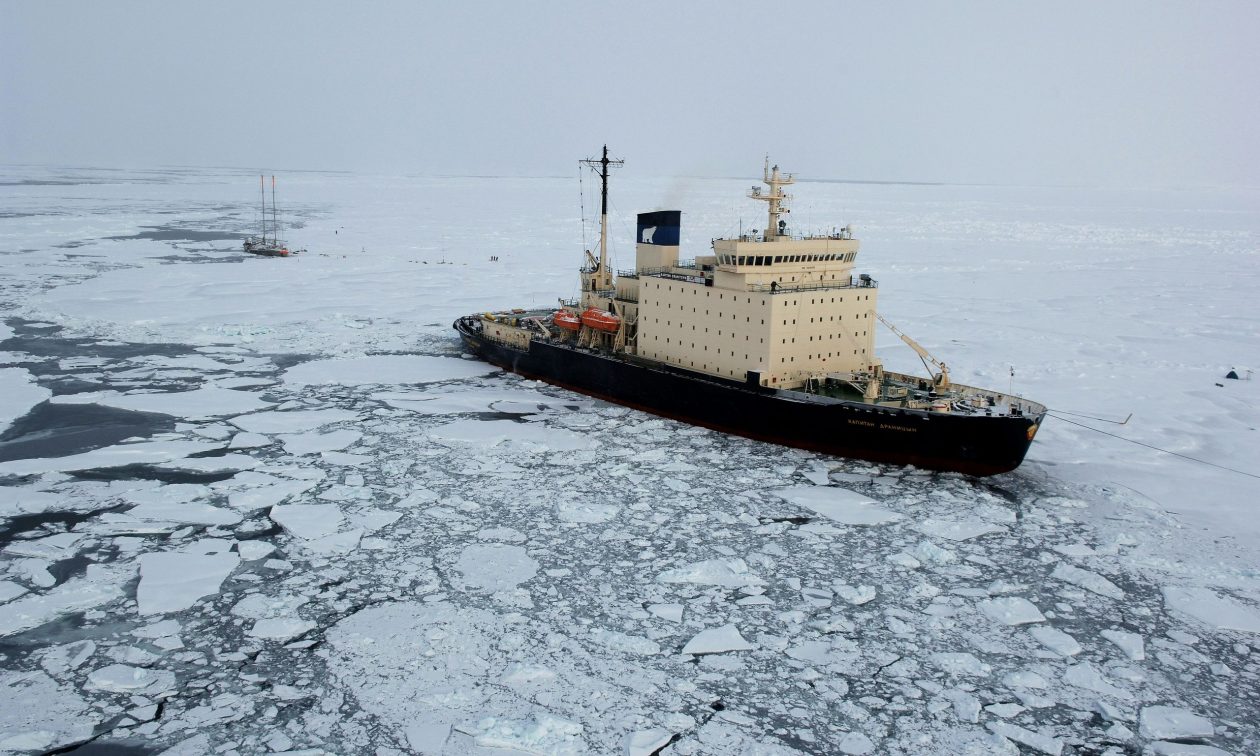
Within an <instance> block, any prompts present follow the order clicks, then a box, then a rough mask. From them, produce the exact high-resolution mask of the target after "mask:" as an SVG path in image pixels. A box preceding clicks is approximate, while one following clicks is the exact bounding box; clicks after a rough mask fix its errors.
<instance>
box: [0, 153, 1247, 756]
mask: <svg viewBox="0 0 1260 756" xmlns="http://www.w3.org/2000/svg"><path fill="white" fill-rule="evenodd" d="M15 170H20V171H24V172H26V173H25V174H24V175H26V176H27V177H29V178H32V179H39V178H40V177H41V176H42V174H41V173H40V171H41V170H44V169H36V168H19V169H15ZM83 175H85V176H88V177H89V178H91V181H90V182H85V183H82V184H79V185H76V186H72V187H68V186H55V185H38V184H32V185H25V186H24V185H6V186H4V187H0V192H3V196H4V198H5V207H6V210H11V211H12V212H11V213H10V214H8V215H4V216H2V217H0V239H3V243H4V249H3V252H4V254H0V268H2V270H0V274H2V275H0V304H3V305H4V307H5V312H6V313H7V319H6V320H5V321H4V325H3V327H0V337H3V338H4V341H2V342H0V389H2V390H0V394H3V395H4V397H5V398H4V401H3V405H2V406H0V419H2V420H3V425H4V427H5V428H6V430H5V431H4V435H3V436H0V518H3V519H0V568H2V570H3V571H2V572H0V700H3V701H5V702H6V704H5V705H3V706H0V752H5V753H8V752H11V753H41V752H45V751H48V750H56V749H60V748H66V747H70V746H72V745H74V744H76V743H82V742H85V741H87V740H89V739H93V738H95V742H96V743H98V744H110V743H114V744H124V745H130V746H132V747H136V748H140V749H142V750H143V751H144V752H153V753H158V752H161V751H162V750H163V749H166V748H175V749H176V750H175V751H173V752H174V753H181V752H182V753H197V754H201V753H212V752H218V753H231V752H236V753H263V752H272V751H274V752H306V753H316V752H325V753H377V754H394V753H407V752H418V753H453V754H476V753H492V752H493V753H535V754H565V753H574V754H576V753H625V754H648V753H654V752H657V751H658V750H659V751H660V752H661V753H665V754H730V753H760V754H772V753H773V754H789V753H818V754H824V753H825V754H832V753H843V754H898V755H907V756H908V755H910V754H925V753H940V754H955V753H973V754H980V753H985V754H988V753H1008V754H1015V753H1050V754H1071V753H1076V754H1082V753H1098V754H1103V753H1112V754H1120V753H1141V752H1150V753H1229V754H1235V756H1238V755H1240V754H1247V753H1256V752H1258V751H1260V729H1258V726H1257V723H1256V718H1255V712H1256V711H1257V710H1260V573H1257V571H1256V565H1257V564H1260V524H1258V523H1260V520H1257V519H1256V518H1255V516H1254V509H1253V508H1251V507H1252V506H1253V504H1252V502H1254V501H1255V495H1254V491H1255V487H1254V486H1253V485H1252V483H1253V482H1254V481H1253V480H1252V479H1248V478H1246V477H1245V476H1237V475H1234V474H1232V473H1227V472H1224V471H1221V470H1219V469H1212V468H1206V467H1203V466H1196V465H1193V464H1192V463H1188V462H1185V461H1182V460H1176V459H1174V458H1170V457H1167V456H1162V455H1159V454H1158V453H1156V452H1153V451H1151V450H1149V449H1144V448H1141V447H1135V446H1131V445H1126V444H1122V443H1120V442H1117V441H1113V440H1109V439H1106V438H1104V437H1101V436H1098V435H1096V434H1092V433H1090V432H1088V431H1085V430H1083V429H1081V428H1079V427H1077V426H1073V425H1070V424H1066V423H1056V421H1055V420H1053V419H1051V420H1049V421H1048V422H1047V423H1046V425H1045V427H1044V428H1042V429H1041V430H1040V431H1039V434H1038V439H1037V442H1036V443H1035V444H1034V445H1033V447H1032V451H1031V453H1030V455H1029V459H1028V461H1027V462H1026V463H1025V464H1024V466H1023V467H1021V468H1020V470H1018V471H1016V472H1014V473H1011V474H1008V475H1003V476H999V477H996V478H992V479H985V480H974V479H968V478H965V477H962V476H958V475H952V474H934V473H925V472H923V471H919V470H913V469H907V468H897V467H891V466H883V465H874V464H870V463H862V462H854V461H851V460H843V459H835V458H828V457H821V456H818V455H815V454H811V453H808V452H802V451H796V450H789V449H785V448H781V447H775V446H769V445H765V444H761V443H758V442H754V441H749V440H745V439H740V438H733V437H727V436H723V435H721V434H718V433H714V432H710V431H707V430H704V429H700V428H694V427H690V426H686V425H681V424H678V423H675V422H672V421H668V420H664V419H660V418H655V417H652V416H649V415H645V414H642V413H639V412H636V411H632V410H629V409H626V408H622V407H616V406H611V405H608V404H605V403H602V402H599V401H595V400H592V399H589V398H587V397H582V396H578V395H575V394H572V393H570V392H567V391H564V390H560V389H557V388H553V387H549V386H546V385H540V384H537V383H535V382H532V381H528V380H524V379H521V378H519V377H516V376H513V375H510V374H505V373H503V372H502V371H499V370H497V369H495V368H492V367H490V366H488V365H485V364H483V363H480V362H477V361H475V360H470V359H466V358H465V357H464V355H462V354H461V349H460V346H459V344H458V343H457V342H456V341H455V339H454V338H453V334H452V332H451V330H450V327H449V324H450V322H451V320H452V319H453V318H454V317H456V316H458V315H461V314H465V313H468V312H476V311H480V310H486V309H489V308H492V307H499V306H514V305H522V306H528V305H543V304H547V303H550V302H552V301H554V298H555V297H556V296H561V295H568V294H570V293H571V292H572V288H573V285H574V281H575V280H576V279H575V278H574V275H573V272H574V270H573V269H574V268H575V266H576V265H577V264H578V262H579V261H580V257H579V255H580V249H577V247H576V246H575V245H574V243H573V234H572V233H571V231H572V229H568V228H566V227H565V226H564V223H562V222H559V220H558V219H556V218H555V217H554V213H555V210H554V208H556V207H568V206H569V205H570V204H571V197H570V194H571V187H570V186H569V182H566V181H563V180H551V179H539V180H537V181H536V182H535V184H532V186H533V189H532V190H531V191H530V192H520V191H519V187H518V186H516V185H515V184H514V183H513V181H510V180H501V179H442V180H438V179H417V178H403V177H394V178H381V177H372V178H371V179H370V180H369V179H367V178H365V177H356V176H347V175H333V174H319V173H310V174H302V175H300V176H298V177H295V178H294V179H293V180H292V181H291V182H290V183H291V186H290V188H289V191H290V192H291V193H292V195H291V196H292V198H293V200H292V201H293V203H294V207H293V209H294V212H295V216H296V217H297V218H298V219H299V220H300V223H301V224H302V225H301V227H300V228H295V229H293V233H292V234H291V236H293V237H294V240H295V241H300V242H301V243H302V244H303V246H306V247H308V248H309V249H310V250H311V251H310V253H308V254H307V255H303V256H299V257H295V258H292V259H287V260H275V259H255V258H248V259H246V258H244V257H243V256H242V255H241V254H240V253H239V251H238V247H239V240H240V237H241V236H242V235H243V233H244V231H245V230H246V229H247V228H248V226H249V223H250V219H251V217H252V216H251V215H250V212H251V208H252V204H251V202H252V199H253V196H252V195H251V194H250V192H249V189H248V187H249V186H250V185H251V184H250V177H248V176H242V175H239V174H238V173H235V172H231V171H179V172H171V173H169V174H159V175H158V177H157V178H154V177H152V176H149V177H147V178H146V179H145V180H144V181H138V180H136V178H135V177H134V176H129V175H128V174H126V173H125V172H123V173H121V174H115V173H109V174H104V173H102V174H95V173H92V172H90V171H89V172H86V173H84V174H83ZM743 183H744V182H742V181H727V180H696V181H693V182H692V187H691V189H690V190H689V196H688V197H687V199H686V202H685V207H684V209H685V210H686V211H687V216H686V217H687V219H688V220H687V227H686V228H685V229H684V232H685V234H687V235H688V236H687V237H686V238H684V241H683V244H684V247H686V248H688V249H690V250H691V251H693V252H699V251H702V248H703V246H704V244H705V243H707V240H708V239H710V238H712V237H714V236H720V235H725V234H727V233H729V231H730V230H731V229H730V228H728V226H729V225H730V224H731V223H732V220H733V219H732V217H731V210H730V205H729V197H730V196H731V193H732V191H735V192H739V191H741V188H740V187H741V186H742V185H743ZM237 184H240V185H241V189H240V191H237V190H236V189H234V187H236V185H237ZM436 191H440V192H442V193H443V195H444V196H445V197H446V201H445V202H444V213H443V215H441V216H436V215H428V214H427V213H428V212H429V211H428V210H426V208H427V207H429V205H427V204H426V203H425V202H424V201H422V200H423V198H425V197H427V196H431V195H432V193H434V192H436ZM661 192H662V184H661V182H659V181H649V180H646V179H639V180H634V179H631V180H627V181H626V182H625V186H624V187H623V189H622V196H621V197H620V198H619V202H618V204H619V205H620V206H621V207H623V208H627V209H630V210H637V209H644V208H649V207H655V206H657V205H658V204H659V202H660V196H661ZM814 193H816V194H817V198H816V199H815V200H814V201H816V202H818V203H819V206H818V207H817V208H815V210H814V211H813V215H814V216H816V217H818V216H826V217H831V216H833V215H835V213H834V212H833V211H834V210H835V209H836V208H838V207H843V208H844V215H845V216H847V217H848V218H851V219H852V220H853V221H854V222H855V223H858V224H859V226H862V227H865V228H867V229H869V231H868V232H867V233H865V234H863V243H864V247H863V249H864V258H863V259H864V260H865V265H866V266H867V267H869V269H870V270H871V271H872V272H878V274H879V275H878V278H879V279H880V281H881V286H882V287H883V289H884V291H883V292H882V293H881V298H882V299H883V300H884V302H883V309H884V310H885V311H887V312H889V313H890V314H895V315H896V317H895V319H896V320H897V322H898V323H899V324H901V325H902V326H903V327H906V328H907V329H908V330H911V331H912V332H914V334H915V338H916V339H918V340H920V341H921V342H922V343H924V344H925V345H927V346H928V347H929V348H930V349H932V350H933V352H934V353H938V354H940V355H941V356H943V357H945V358H946V359H949V361H950V364H951V366H953V369H954V371H955V377H956V379H957V380H959V381H961V382H966V383H971V384H978V385H994V386H997V385H1002V384H1003V383H1004V382H1005V381H1006V380H1008V378H1009V376H1008V371H1009V367H1010V365H1011V364H1015V365H1017V366H1018V367H1017V373H1016V377H1015V390H1016V392H1017V393H1023V394H1026V395H1028V396H1029V397H1031V398H1033V399H1036V400H1038V401H1043V400H1044V401H1046V402H1047V403H1048V404H1049V405H1050V406H1054V407H1064V408H1070V409H1074V410H1080V411H1082V412H1086V413H1089V414H1100V415H1102V414H1106V415H1119V416H1121V417H1122V416H1123V415H1124V414H1126V413H1127V412H1128V411H1133V412H1135V415H1134V419H1133V421H1132V422H1131V423H1130V424H1129V425H1128V426H1126V428H1124V429H1122V430H1120V431H1117V432H1118V433H1122V434H1126V435H1131V436H1132V437H1133V438H1135V439H1136V440H1140V441H1143V442H1144V443H1150V444H1152V445H1156V446H1164V447H1170V446H1175V447H1176V448H1177V449H1178V450H1180V451H1182V452H1184V453H1186V454H1188V455H1190V456H1197V457H1203V458H1206V459H1209V460H1212V461H1214V462H1217V463H1219V464H1222V465H1225V466H1227V467H1234V468H1239V469H1246V470H1250V471H1252V472H1256V471H1255V470H1254V469H1253V468H1252V467H1251V465H1253V464H1254V460H1255V459H1257V458H1260V454H1257V452H1258V451H1260V442H1257V441H1256V440H1255V438H1254V436H1255V433H1254V431H1252V430H1250V429H1251V428H1254V427H1256V425H1257V423H1260V412H1258V411H1257V407H1258V406H1260V402H1258V397H1257V388H1256V387H1257V386H1258V385H1260V384H1258V383H1256V382H1248V381H1220V382H1221V383H1222V384H1224V385H1222V386H1219V387H1218V386H1216V385H1214V384H1215V383H1216V382H1217V380H1216V379H1217V378H1219V376H1220V375H1222V374H1223V373H1224V370H1225V369H1227V368H1228V367H1230V364H1227V363H1233V362H1235V361H1237V362H1242V361H1244V360H1245V359H1246V357H1247V355H1255V354H1257V353H1260V342H1258V341H1257V337H1256V335H1255V333H1254V329H1252V330H1250V331H1248V330H1246V329H1245V328H1241V327H1239V326H1238V324H1239V323H1240V322H1256V321H1257V320H1260V313H1258V312H1257V309H1256V307H1257V305H1256V304H1255V303H1254V300H1253V298H1252V293H1251V291H1250V289H1249V288H1248V284H1247V281H1249V280H1250V279H1249V278H1248V276H1250V277H1251V278H1254V274H1255V272H1256V258H1255V255H1254V254H1252V251H1253V250H1254V249H1255V248H1256V243H1257V239H1258V238H1260V213H1258V212H1257V211H1256V209H1255V208H1256V207H1257V206H1258V205H1257V203H1256V201H1255V200H1256V197H1255V195H1254V192H1251V191H1243V190H1238V191H1235V192H1230V191H1224V190H1219V191H1218V190H1213V191H1206V190H1202V191H1196V190H1184V191H1180V192H1157V191H1146V190H1129V191H1119V190H1114V191H1104V190H1072V191H1070V192H1069V191H1068V190H1053V189H1030V188H1022V189H1021V188H1011V187H1004V188H1001V189H1000V190H999V189H996V188H991V187H990V188H985V187H942V186H894V185H858V184H827V183H819V184H817V185H815V186H813V187H811V194H814ZM382 194H384V195H388V196H391V197H395V198H398V199H397V200H396V201H397V202H398V203H400V204H399V205H398V206H399V207H404V206H405V207H406V208H407V211H406V212H405V213H403V212H399V213H398V214H397V215H396V217H395V216H391V217H390V219H389V220H388V222H383V221H382V218H381V217H380V214H379V209H377V208H376V205H377V203H378V202H379V201H380V198H381V196H382ZM487 196H497V197H499V198H502V199H510V200H512V204H510V205H508V206H509V207H511V208H513V209H512V211H511V214H510V216H509V217H505V218H499V219H496V220H495V222H493V223H488V222H486V219H485V218H484V217H482V215H481V211H480V209H479V208H482V207H484V200H485V198H486V197H487ZM822 210H826V211H827V212H825V213H823V212H821V211H822ZM566 217H567V215H566ZM539 218H550V219H552V220H556V221H557V222H555V223H542V224H540V223H538V222H537V219H539ZM735 220H737V219H735ZM151 227H161V228H164V229H172V232H171V234H170V235H169V236H167V237H164V238H169V239H170V240H169V241H160V240H157V239H154V238H148V237H144V236H137V234H140V233H141V232H142V230H143V229H145V228H151ZM614 227H616V224H615V223H614ZM1170 227H1175V228H1176V229H1177V232H1176V233H1175V234H1170V233H1168V229H1169V228H1170ZM181 229H184V230H187V231H189V232H194V231H195V232H199V233H208V234H209V235H210V236H211V237H215V236H216V233H211V232H217V233H218V236H217V238H215V239H211V240H210V241H206V240H205V239H206V237H205V236H193V237H191V238H189V239H187V240H183V239H180V238H177V237H179V233H178V232H179V231H180V230H181ZM334 229H336V230H337V231H338V233H336V234H334V233H333V231H334ZM111 237H122V238H111ZM129 237H130V238H129ZM298 237H301V239H300V240H299V239H298ZM442 238H445V239H446V242H445V243H442V244H440V243H439V242H437V241H434V240H439V239H442ZM417 239H420V240H421V241H416V240H417ZM456 240H458V242H457V241H456ZM364 250H366V251H364ZM943 250H944V251H951V252H953V251H962V252H965V262H958V261H954V262H951V261H950V258H951V256H952V255H948V254H942V251H943ZM492 253H493V254H495V255H497V256H499V258H500V259H499V260H498V261H497V262H494V263H487V262H486V258H487V257H488V256H489V255H490V254H492ZM614 253H615V254H620V255H623V256H625V255H629V254H632V247H631V246H630V244H629V242H628V240H618V239H616V238H614ZM1186 254H1193V255H1194V256H1196V258H1197V259H1198V260H1199V261H1200V263H1201V264H1200V265H1199V266H1198V268H1199V269H1198V271H1197V272H1196V276H1195V277H1193V278H1187V277H1186V276H1184V275H1180V274H1174V273H1172V272H1169V271H1173V270H1179V269H1180V268H1179V266H1180V265H1181V263H1180V262H1179V261H1181V260H1182V259H1183V258H1184V256H1185V255H1186ZM958 259H963V258H958ZM1156 263H1157V264H1156ZM621 267H628V266H627V265H622V266H621ZM1227 271H1232V273H1229V272H1227ZM981 292H984V294H983V296H981V295H980V293H981ZM959 297H966V298H967V299H968V303H969V304H968V307H967V309H966V311H965V313H964V312H960V311H959V310H958V309H957V307H956V302H957V300H958V298H959ZM1208 299H1210V306H1206V305H1205V302H1206V301H1207V300H1208ZM880 343H881V345H882V346H881V348H880V353H881V356H882V357H884V359H885V361H886V363H887V364H888V365H889V367H890V368H891V369H899V370H907V371H910V370H913V369H914V367H915V365H916V364H917V363H916V362H914V360H915V358H914V356H913V354H912V353H904V352H903V349H904V348H903V347H901V346H900V345H898V344H897V343H895V340H891V339H882V340H881V342H880ZM1173 363H1175V365H1174V364H1173ZM1153 374H1158V375H1159V380H1151V379H1150V376H1151V375H1153ZM10 702H14V703H12V704H11V703H10Z"/></svg>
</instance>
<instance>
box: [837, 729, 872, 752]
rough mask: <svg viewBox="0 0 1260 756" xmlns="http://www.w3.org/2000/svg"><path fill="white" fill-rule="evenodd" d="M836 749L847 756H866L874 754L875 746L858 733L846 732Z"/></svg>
mask: <svg viewBox="0 0 1260 756" xmlns="http://www.w3.org/2000/svg"><path fill="white" fill-rule="evenodd" d="M836 747H837V748H839V749H840V753H843V754H847V756H867V754H871V753H874V752H875V744H874V743H872V742H871V739H870V738H868V737H866V736H865V735H863V734H862V733H860V732H846V733H845V734H844V737H842V738H840V742H839V743H837V744H836Z"/></svg>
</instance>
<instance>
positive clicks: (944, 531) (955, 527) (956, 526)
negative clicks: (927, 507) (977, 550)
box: [914, 517, 1006, 541]
mask: <svg viewBox="0 0 1260 756" xmlns="http://www.w3.org/2000/svg"><path fill="white" fill-rule="evenodd" d="M914 529H915V530H917V531H919V532H920V533H923V534H924V535H929V536H936V537H937V538H946V539H949V540H951V541H966V540H969V539H972V538H979V537H980V536H982V535H988V534H989V533H1005V532H1006V528H1004V527H1002V526H1001V525H994V524H993V523H991V522H984V521H982V520H954V521H949V520H938V519H936V518H934V517H929V518H927V519H926V520H924V521H923V522H920V523H918V524H917V525H915V526H914Z"/></svg>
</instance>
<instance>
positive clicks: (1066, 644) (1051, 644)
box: [1028, 625, 1081, 656]
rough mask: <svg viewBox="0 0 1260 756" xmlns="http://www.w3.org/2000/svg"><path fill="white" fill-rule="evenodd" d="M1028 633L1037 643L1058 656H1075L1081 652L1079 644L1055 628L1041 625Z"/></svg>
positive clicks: (1030, 629)
mask: <svg viewBox="0 0 1260 756" xmlns="http://www.w3.org/2000/svg"><path fill="white" fill-rule="evenodd" d="M1028 632H1029V633H1030V634H1031V635H1032V637H1034V638H1036V639H1037V642H1038V643H1040V644H1041V645H1043V646H1045V647H1046V648H1048V649H1050V650H1051V651H1053V652H1055V653H1056V654H1058V655H1059V656H1076V655H1077V654H1079V653H1080V652H1081V644H1080V643H1077V642H1076V639H1075V638H1073V637H1072V636H1070V635H1068V634H1067V633H1065V632H1063V631H1062V630H1060V629H1058V628H1057V627H1050V626H1049V625H1043V626H1038V627H1033V628H1029V630H1028Z"/></svg>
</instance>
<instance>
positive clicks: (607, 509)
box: [556, 500, 620, 524]
mask: <svg viewBox="0 0 1260 756" xmlns="http://www.w3.org/2000/svg"><path fill="white" fill-rule="evenodd" d="M618 511H620V508H619V507H618V506H617V505H616V504H601V503H598V502H593V501H581V500H579V501H561V502H557V503H556V518H557V519H558V520H560V521H561V522H578V523H586V524H594V523H599V522H608V521H609V520H611V519H613V518H614V517H616V516H617V512H618Z"/></svg>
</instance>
